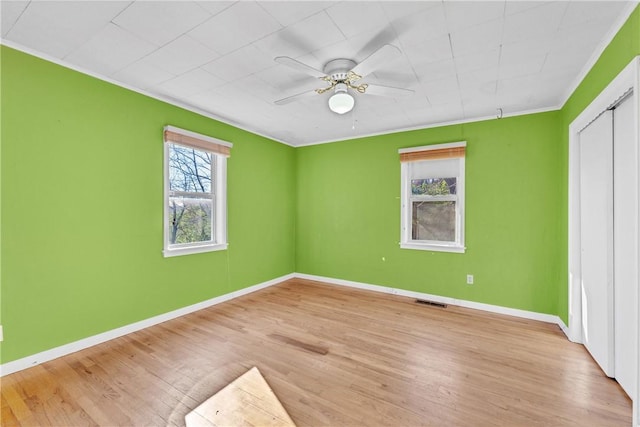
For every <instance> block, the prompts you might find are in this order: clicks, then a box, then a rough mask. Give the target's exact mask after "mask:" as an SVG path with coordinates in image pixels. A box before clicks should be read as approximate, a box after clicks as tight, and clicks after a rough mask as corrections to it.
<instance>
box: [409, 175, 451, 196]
mask: <svg viewBox="0 0 640 427" xmlns="http://www.w3.org/2000/svg"><path fill="white" fill-rule="evenodd" d="M456 183H457V179H456V178H425V179H412V180H411V194H413V195H414V196H423V195H426V196H443V195H449V194H456Z"/></svg>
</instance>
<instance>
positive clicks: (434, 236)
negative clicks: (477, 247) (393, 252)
mask: <svg viewBox="0 0 640 427" xmlns="http://www.w3.org/2000/svg"><path fill="white" fill-rule="evenodd" d="M466 145H467V143H466V142H453V143H449V144H437V145H429V146H425V147H413V148H403V149H400V150H399V152H400V162H401V173H402V197H401V199H402V209H401V210H402V220H401V224H402V230H401V233H402V234H401V241H400V247H401V248H404V249H422V250H430V251H445V252H464V250H465V247H464V157H465V147H466Z"/></svg>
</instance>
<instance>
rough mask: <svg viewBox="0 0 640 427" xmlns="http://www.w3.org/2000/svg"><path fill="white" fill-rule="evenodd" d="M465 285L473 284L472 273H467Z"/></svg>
mask: <svg viewBox="0 0 640 427" xmlns="http://www.w3.org/2000/svg"><path fill="white" fill-rule="evenodd" d="M467 285H473V274H467Z"/></svg>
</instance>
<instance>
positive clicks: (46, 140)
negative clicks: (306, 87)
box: [0, 46, 295, 363]
mask: <svg viewBox="0 0 640 427" xmlns="http://www.w3.org/2000/svg"><path fill="white" fill-rule="evenodd" d="M1 60H2V76H1V78H2V81H1V90H2V104H1V108H2V110H1V113H2V122H1V132H2V133H1V142H2V158H1V162H2V164H1V181H0V182H1V185H2V187H1V194H2V202H1V203H2V219H1V227H2V242H1V252H2V265H1V268H2V269H1V280H2V302H1V309H2V325H3V326H4V332H5V336H4V338H5V340H4V343H3V345H2V348H1V351H2V354H1V360H2V362H3V363H6V362H9V361H12V360H15V359H18V358H21V357H24V356H27V355H30V354H33V353H37V352H40V351H43V350H46V349H50V348H53V347H56V346H59V345H62V344H65V343H69V342H72V341H75V340H78V339H81V338H85V337H88V336H91V335H94V334H97V333H100V332H104V331H107V330H110V329H113V328H116V327H119V326H123V325H126V324H129V323H132V322H136V321H139V320H142V319H146V318H148V317H151V316H154V315H158V314H161V313H165V312H168V311H171V310H174V309H177V308H180V307H184V306H186V305H189V304H193V303H197V302H200V301H203V300H206V299H209V298H212V297H215V296H218V295H221V294H225V293H228V292H231V291H233V290H237V289H241V288H245V287H248V286H251V285H254V284H257V283H260V282H263V281H266V280H269V279H273V278H275V277H279V276H282V275H285V274H288V273H291V272H293V271H294V268H295V265H294V262H295V258H294V249H295V248H294V244H295V242H294V238H293V236H294V228H293V227H294V223H295V221H294V215H295V175H294V174H295V150H294V149H293V148H291V147H288V146H286V145H283V144H280V143H278V142H275V141H271V140H269V139H266V138H263V137H260V136H256V135H254V134H251V133H249V132H245V131H242V130H239V129H237V128H234V127H232V126H229V125H226V124H223V123H220V122H217V121H214V120H211V119H209V118H206V117H203V116H200V115H198V114H195V113H192V112H189V111H186V110H183V109H180V108H178V107H175V106H171V105H168V104H166V103H163V102H160V101H158V100H154V99H152V98H149V97H146V96H143V95H140V94H138V93H135V92H132V91H129V90H126V89H123V88H121V87H118V86H114V85H112V84H109V83H106V82H104V81H100V80H97V79H95V78H92V77H89V76H87V75H83V74H81V73H77V72H74V71H71V70H69V69H66V68H63V67H60V66H57V65H54V64H52V63H49V62H46V61H43V60H40V59H37V58H35V57H33V56H29V55H26V54H24V53H20V52H18V51H15V50H12V49H10V48H7V47H4V46H3V47H2V48H1ZM166 124H171V125H174V126H178V127H181V128H185V129H189V130H192V131H195V132H200V133H203V134H206V135H211V136H214V137H217V138H220V139H223V140H227V141H230V142H232V143H233V144H234V147H233V149H232V153H231V158H230V159H229V162H228V236H229V249H228V250H227V251H220V252H210V253H204V254H197V255H189V256H180V257H173V258H164V257H163V256H162V247H163V236H162V230H163V227H162V206H163V187H162V186H163V178H162V176H163V175H162V171H163V150H162V145H163V143H162V128H163V126H164V125H166Z"/></svg>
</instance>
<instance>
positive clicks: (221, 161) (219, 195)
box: [162, 126, 233, 258]
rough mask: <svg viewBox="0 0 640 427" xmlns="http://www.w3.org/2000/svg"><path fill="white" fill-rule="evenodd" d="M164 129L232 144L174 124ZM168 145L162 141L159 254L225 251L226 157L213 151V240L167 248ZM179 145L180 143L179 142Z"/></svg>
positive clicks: (214, 141)
mask: <svg viewBox="0 0 640 427" xmlns="http://www.w3.org/2000/svg"><path fill="white" fill-rule="evenodd" d="M164 130H170V131H172V132H177V133H181V134H183V135H187V136H192V137H195V138H199V139H201V140H203V141H208V142H211V143H214V144H218V145H224V146H227V147H229V148H231V147H232V146H233V144H231V143H229V142H227V141H222V140H219V139H216V138H212V137H209V136H206V135H200V134H197V133H195V132H191V131H187V130H184V129H180V128H176V127H174V126H165V128H164ZM169 144H172V143H171V142H164V162H163V176H164V197H163V200H162V201H163V205H164V207H163V221H164V226H163V229H164V236H163V240H164V249H163V251H162V254H163V255H164V257H165V258H168V257H174V256H180V255H190V254H197V253H203V252H214V251H221V250H226V249H227V248H228V247H229V244H228V242H227V157H226V156H222V155H219V154H216V153H212V154H213V160H214V162H215V163H213V164H212V169H213V171H212V172H213V174H214V185H215V188H214V192H213V195H214V203H213V204H214V210H215V215H214V221H215V222H214V224H213V235H214V239H213V242H201V243H187V244H184V245H181V246H175V245H174V247H172V248H169V204H168V201H169ZM178 145H180V144H178Z"/></svg>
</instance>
